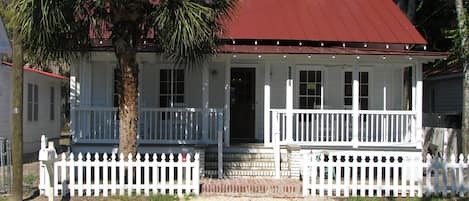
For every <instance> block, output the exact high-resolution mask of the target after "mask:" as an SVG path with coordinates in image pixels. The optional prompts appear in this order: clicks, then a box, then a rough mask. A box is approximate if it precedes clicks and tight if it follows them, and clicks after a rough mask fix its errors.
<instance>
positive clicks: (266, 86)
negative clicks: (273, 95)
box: [264, 62, 271, 146]
mask: <svg viewBox="0 0 469 201" xmlns="http://www.w3.org/2000/svg"><path fill="white" fill-rule="evenodd" d="M264 71H265V73H264V146H267V145H268V144H270V118H271V117H270V72H271V71H270V63H268V62H266V63H265V68H264Z"/></svg>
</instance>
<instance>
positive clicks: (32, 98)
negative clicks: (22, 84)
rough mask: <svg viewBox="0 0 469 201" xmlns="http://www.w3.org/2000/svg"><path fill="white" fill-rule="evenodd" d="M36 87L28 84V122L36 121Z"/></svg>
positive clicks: (37, 99) (37, 98)
mask: <svg viewBox="0 0 469 201" xmlns="http://www.w3.org/2000/svg"><path fill="white" fill-rule="evenodd" d="M38 102H39V97H38V86H37V85H36V84H31V83H29V84H28V121H37V120H38V116H39V115H38V110H39V104H38Z"/></svg>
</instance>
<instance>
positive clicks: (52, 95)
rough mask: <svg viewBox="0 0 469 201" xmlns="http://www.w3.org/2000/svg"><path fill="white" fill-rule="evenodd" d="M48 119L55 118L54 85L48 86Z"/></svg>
mask: <svg viewBox="0 0 469 201" xmlns="http://www.w3.org/2000/svg"><path fill="white" fill-rule="evenodd" d="M49 112H50V113H49V119H50V120H55V89H54V87H51V88H50V110H49Z"/></svg>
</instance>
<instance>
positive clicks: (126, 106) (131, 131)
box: [114, 37, 138, 157]
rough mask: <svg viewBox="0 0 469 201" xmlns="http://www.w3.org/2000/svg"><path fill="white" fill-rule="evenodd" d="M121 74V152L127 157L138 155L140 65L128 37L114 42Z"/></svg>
mask: <svg viewBox="0 0 469 201" xmlns="http://www.w3.org/2000/svg"><path fill="white" fill-rule="evenodd" d="M114 47H115V52H116V56H117V60H118V62H119V68H120V72H121V80H120V90H119V133H120V134H119V136H120V139H119V151H120V153H123V154H124V155H125V156H126V157H127V155H128V154H132V155H133V156H135V154H136V153H137V124H138V64H137V61H136V55H137V52H136V49H135V48H134V47H133V45H132V42H131V40H128V39H127V40H126V37H122V38H118V39H116V40H115V41H114Z"/></svg>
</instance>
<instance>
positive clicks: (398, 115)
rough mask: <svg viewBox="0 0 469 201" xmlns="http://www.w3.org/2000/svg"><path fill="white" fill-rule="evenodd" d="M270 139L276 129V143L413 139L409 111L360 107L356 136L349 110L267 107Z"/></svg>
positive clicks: (398, 141)
mask: <svg viewBox="0 0 469 201" xmlns="http://www.w3.org/2000/svg"><path fill="white" fill-rule="evenodd" d="M270 115H271V125H272V126H271V128H270V129H271V132H270V133H271V135H270V137H269V139H270V142H269V143H272V142H273V141H272V139H275V136H274V134H275V132H276V131H275V130H277V132H279V138H280V139H279V140H280V141H279V142H280V144H299V145H333V146H351V145H354V143H358V144H359V145H370V146H386V145H397V144H400V145H409V144H412V143H416V136H415V132H413V131H414V130H415V126H414V125H415V118H416V115H415V113H414V112H412V111H373V110H361V111H359V114H358V125H357V126H358V136H356V139H354V136H353V111H352V110H290V112H288V110H285V109H271V112H270Z"/></svg>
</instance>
